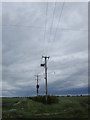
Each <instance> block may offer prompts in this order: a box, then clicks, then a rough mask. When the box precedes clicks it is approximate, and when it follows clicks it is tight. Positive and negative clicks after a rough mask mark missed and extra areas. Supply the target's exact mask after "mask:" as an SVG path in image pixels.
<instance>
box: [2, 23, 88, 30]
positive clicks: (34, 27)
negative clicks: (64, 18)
mask: <svg viewBox="0 0 90 120" xmlns="http://www.w3.org/2000/svg"><path fill="white" fill-rule="evenodd" d="M0 26H2V27H3V26H4V27H27V28H30V29H32V28H33V29H42V30H43V31H45V29H44V27H38V26H25V25H8V24H7V25H0ZM60 29H61V30H62V31H88V29H72V28H60Z"/></svg>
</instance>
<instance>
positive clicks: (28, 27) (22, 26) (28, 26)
mask: <svg viewBox="0 0 90 120" xmlns="http://www.w3.org/2000/svg"><path fill="white" fill-rule="evenodd" d="M0 26H4V27H28V28H35V29H36V28H38V29H43V30H44V27H39V26H29V25H8V24H7V25H0Z"/></svg>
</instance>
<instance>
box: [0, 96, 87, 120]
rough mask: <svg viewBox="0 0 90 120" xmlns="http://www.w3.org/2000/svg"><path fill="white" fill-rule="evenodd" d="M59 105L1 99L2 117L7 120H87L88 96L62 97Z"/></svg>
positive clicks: (28, 99) (16, 99)
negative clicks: (63, 119) (81, 119)
mask: <svg viewBox="0 0 90 120" xmlns="http://www.w3.org/2000/svg"><path fill="white" fill-rule="evenodd" d="M58 99H59V103H54V104H43V103H40V102H36V101H33V100H32V99H31V98H3V99H2V110H3V112H2V117H3V119H8V120H9V118H14V119H18V118H22V119H23V118H33V119H34V118H54V119H56V118H88V104H89V103H88V96H73V97H68V96H62V97H58Z"/></svg>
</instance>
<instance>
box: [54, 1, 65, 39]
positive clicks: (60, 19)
mask: <svg viewBox="0 0 90 120" xmlns="http://www.w3.org/2000/svg"><path fill="white" fill-rule="evenodd" d="M64 5H65V1H64V2H63V5H62V8H61V12H60V15H59V21H58V23H57V26H56V30H55V34H54V40H55V37H56V33H57V28H58V25H59V23H60V20H61V17H62V13H63V9H64Z"/></svg>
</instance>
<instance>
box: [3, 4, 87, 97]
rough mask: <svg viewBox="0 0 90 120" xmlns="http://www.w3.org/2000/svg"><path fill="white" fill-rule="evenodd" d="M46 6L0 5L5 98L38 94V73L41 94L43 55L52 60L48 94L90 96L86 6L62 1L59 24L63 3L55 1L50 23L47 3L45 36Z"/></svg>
mask: <svg viewBox="0 0 90 120" xmlns="http://www.w3.org/2000/svg"><path fill="white" fill-rule="evenodd" d="M46 6H47V3H3V5H2V8H3V10H2V20H3V23H2V25H3V27H2V37H3V38H2V53H3V55H2V62H3V63H2V67H3V70H2V72H3V75H2V80H3V81H2V82H3V96H29V95H36V81H35V77H34V75H35V74H37V73H39V74H40V75H41V77H40V80H39V84H40V88H39V94H45V80H44V68H41V67H40V64H41V62H43V60H42V59H41V56H42V55H48V56H50V59H49V60H48V94H56V95H57V94H58V95H62V94H87V93H88V91H87V87H88V3H64V8H63V11H62V16H61V19H60V21H59V18H60V12H61V9H62V6H63V3H56V8H55V14H54V19H53V11H54V7H55V3H48V9H47V11H48V12H47V13H48V14H47V24H46V34H45V21H46ZM52 20H53V26H52V29H51V25H52ZM50 29H51V34H50ZM55 31H56V35H55ZM44 35H45V39H44Z"/></svg>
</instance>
